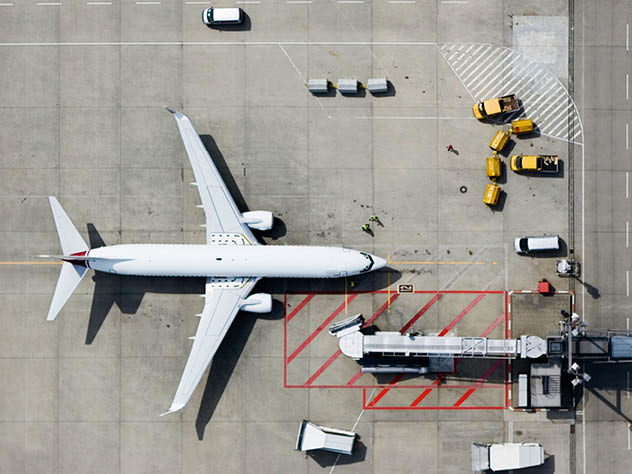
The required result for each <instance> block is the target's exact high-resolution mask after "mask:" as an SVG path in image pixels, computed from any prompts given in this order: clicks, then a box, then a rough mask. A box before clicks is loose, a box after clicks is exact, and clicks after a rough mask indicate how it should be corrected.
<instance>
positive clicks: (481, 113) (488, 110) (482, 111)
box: [472, 94, 520, 120]
mask: <svg viewBox="0 0 632 474" xmlns="http://www.w3.org/2000/svg"><path fill="white" fill-rule="evenodd" d="M518 109H520V105H519V104H518V100H517V99H516V96H515V95H514V94H511V95H506V96H504V97H495V98H493V99H487V100H483V101H481V102H479V103H478V104H474V106H473V108H472V110H473V112H474V117H476V118H477V119H479V120H482V119H486V118H488V117H494V116H496V115H500V114H506V113H509V112H515V111H516V110H518Z"/></svg>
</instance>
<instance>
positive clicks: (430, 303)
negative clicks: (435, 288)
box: [399, 293, 441, 334]
mask: <svg viewBox="0 0 632 474" xmlns="http://www.w3.org/2000/svg"><path fill="white" fill-rule="evenodd" d="M439 298H441V293H437V294H436V295H434V296H433V298H432V299H431V300H430V301H428V303H426V306H424V307H423V308H421V309H420V310H419V312H418V313H417V314H415V315H414V316H413V317H412V318H410V321H408V322H407V323H406V324H404V326H403V327H402V328H401V329H400V330H399V332H400V333H401V334H404V333H405V332H406V331H408V329H409V328H410V327H411V326H412V325H413V324H415V323H416V322H417V320H418V319H419V318H421V317H422V316H423V315H424V313H425V312H426V311H428V310H429V309H430V307H431V306H432V305H433V304H435V303H436V302H437V301H438V300H439Z"/></svg>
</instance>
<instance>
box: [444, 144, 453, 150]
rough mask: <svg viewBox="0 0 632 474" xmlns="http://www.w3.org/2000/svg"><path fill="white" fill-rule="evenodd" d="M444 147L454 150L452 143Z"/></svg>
mask: <svg viewBox="0 0 632 474" xmlns="http://www.w3.org/2000/svg"><path fill="white" fill-rule="evenodd" d="M446 148H447V149H448V151H454V147H453V146H452V145H448V146H447V147H446Z"/></svg>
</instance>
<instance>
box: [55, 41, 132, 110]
mask: <svg viewBox="0 0 632 474" xmlns="http://www.w3.org/2000/svg"><path fill="white" fill-rule="evenodd" d="M59 64H60V75H59V91H60V92H59V94H60V101H61V105H62V106H64V107H114V106H116V105H118V104H119V103H120V94H121V85H120V81H121V70H120V68H121V64H120V53H119V51H118V48H117V47H116V46H103V47H100V48H97V49H95V48H91V47H89V46H69V47H62V48H60V53H59Z"/></svg>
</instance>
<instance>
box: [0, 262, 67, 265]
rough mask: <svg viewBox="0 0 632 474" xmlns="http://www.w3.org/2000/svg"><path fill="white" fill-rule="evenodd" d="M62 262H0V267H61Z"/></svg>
mask: <svg viewBox="0 0 632 474" xmlns="http://www.w3.org/2000/svg"><path fill="white" fill-rule="evenodd" d="M62 263H63V262H0V265H61V264H62Z"/></svg>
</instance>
